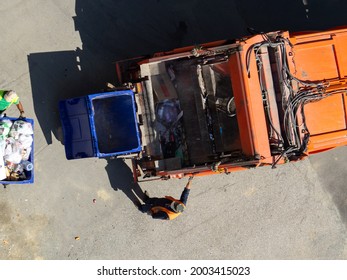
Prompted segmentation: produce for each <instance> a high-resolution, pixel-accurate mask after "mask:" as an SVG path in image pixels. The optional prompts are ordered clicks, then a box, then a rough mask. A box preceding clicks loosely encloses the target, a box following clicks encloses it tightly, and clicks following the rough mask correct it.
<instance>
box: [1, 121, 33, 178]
mask: <svg viewBox="0 0 347 280" xmlns="http://www.w3.org/2000/svg"><path fill="white" fill-rule="evenodd" d="M33 133H34V132H33V128H32V125H31V123H29V122H26V121H25V120H16V121H11V120H9V119H1V120H0V180H8V181H19V180H20V181H21V180H25V179H26V177H27V176H26V173H25V171H30V170H32V169H33V164H32V163H31V162H30V161H29V158H30V153H31V149H32V143H33Z"/></svg>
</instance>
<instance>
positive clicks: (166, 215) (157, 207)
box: [139, 176, 194, 220]
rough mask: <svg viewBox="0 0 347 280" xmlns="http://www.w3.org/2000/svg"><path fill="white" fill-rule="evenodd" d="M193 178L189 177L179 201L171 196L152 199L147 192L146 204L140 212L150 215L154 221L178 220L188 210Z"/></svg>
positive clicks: (140, 207)
mask: <svg viewBox="0 0 347 280" xmlns="http://www.w3.org/2000/svg"><path fill="white" fill-rule="evenodd" d="M193 178H194V177H193V176H192V177H189V179H188V183H187V185H186V187H185V188H184V190H183V192H182V194H181V198H180V199H179V200H178V199H175V198H173V197H171V196H165V197H163V198H158V197H152V198H150V197H149V195H148V193H147V191H145V198H144V204H142V205H140V206H139V209H140V211H141V212H143V213H148V214H150V215H151V216H152V218H153V219H161V220H173V219H175V218H177V217H178V216H179V215H181V214H182V212H183V211H184V209H185V208H186V205H187V200H188V196H189V192H190V185H191V182H192V180H193Z"/></svg>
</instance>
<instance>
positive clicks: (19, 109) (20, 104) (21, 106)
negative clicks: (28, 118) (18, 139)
mask: <svg viewBox="0 0 347 280" xmlns="http://www.w3.org/2000/svg"><path fill="white" fill-rule="evenodd" d="M16 106H17V108H18V111H19V112H20V117H21V118H24V108H23V105H22V102H20V101H19V103H18V104H16Z"/></svg>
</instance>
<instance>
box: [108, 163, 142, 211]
mask: <svg viewBox="0 0 347 280" xmlns="http://www.w3.org/2000/svg"><path fill="white" fill-rule="evenodd" d="M105 170H106V172H107V174H108V178H109V180H110V184H111V186H112V188H113V189H114V190H115V191H119V190H120V191H122V192H123V193H124V194H125V195H126V196H127V197H128V198H129V199H130V201H131V202H132V203H133V204H134V206H135V207H138V206H139V205H140V204H141V202H142V201H143V200H144V198H145V197H144V192H143V190H142V189H141V187H140V185H139V184H138V183H135V182H134V177H133V173H132V171H131V169H130V168H129V166H128V165H127V164H126V163H125V162H124V161H123V160H122V159H107V165H106V167H105Z"/></svg>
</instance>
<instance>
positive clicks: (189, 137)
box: [59, 28, 347, 180]
mask: <svg viewBox="0 0 347 280" xmlns="http://www.w3.org/2000/svg"><path fill="white" fill-rule="evenodd" d="M346 53H347V29H344V28H337V29H334V30H329V31H324V32H302V33H293V34H291V33H290V32H287V31H278V32H270V33H259V34H254V35H251V36H248V37H244V38H241V39H236V40H231V41H230V40H228V41H217V42H212V43H207V44H203V45H199V46H191V47H186V48H180V49H174V50H172V51H168V52H161V53H156V54H154V55H152V56H150V57H138V58H134V59H130V60H123V61H118V62H117V63H116V74H117V77H118V80H119V82H120V83H119V86H113V85H109V88H108V89H107V90H105V92H101V93H96V94H91V95H88V96H85V97H83V98H72V99H68V100H62V101H60V104H59V106H60V115H61V121H62V124H63V125H62V126H63V131H64V143H65V151H66V157H67V158H68V159H77V158H84V157H100V158H102V157H126V158H131V160H132V163H133V164H132V165H133V174H134V179H135V180H139V179H141V177H142V178H153V179H155V178H161V179H168V178H182V177H184V176H191V175H192V174H193V175H195V176H202V175H210V174H218V173H229V172H233V171H238V170H245V169H249V168H254V167H260V166H265V165H271V166H272V167H275V166H276V165H277V164H283V163H286V162H288V161H297V160H301V159H303V158H305V157H307V156H308V155H309V154H313V153H318V152H322V151H325V150H329V149H332V148H335V147H337V146H342V145H346V143H347V130H346V129H347V126H346V118H347V101H346V100H347V84H346V82H347V56H346Z"/></svg>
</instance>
